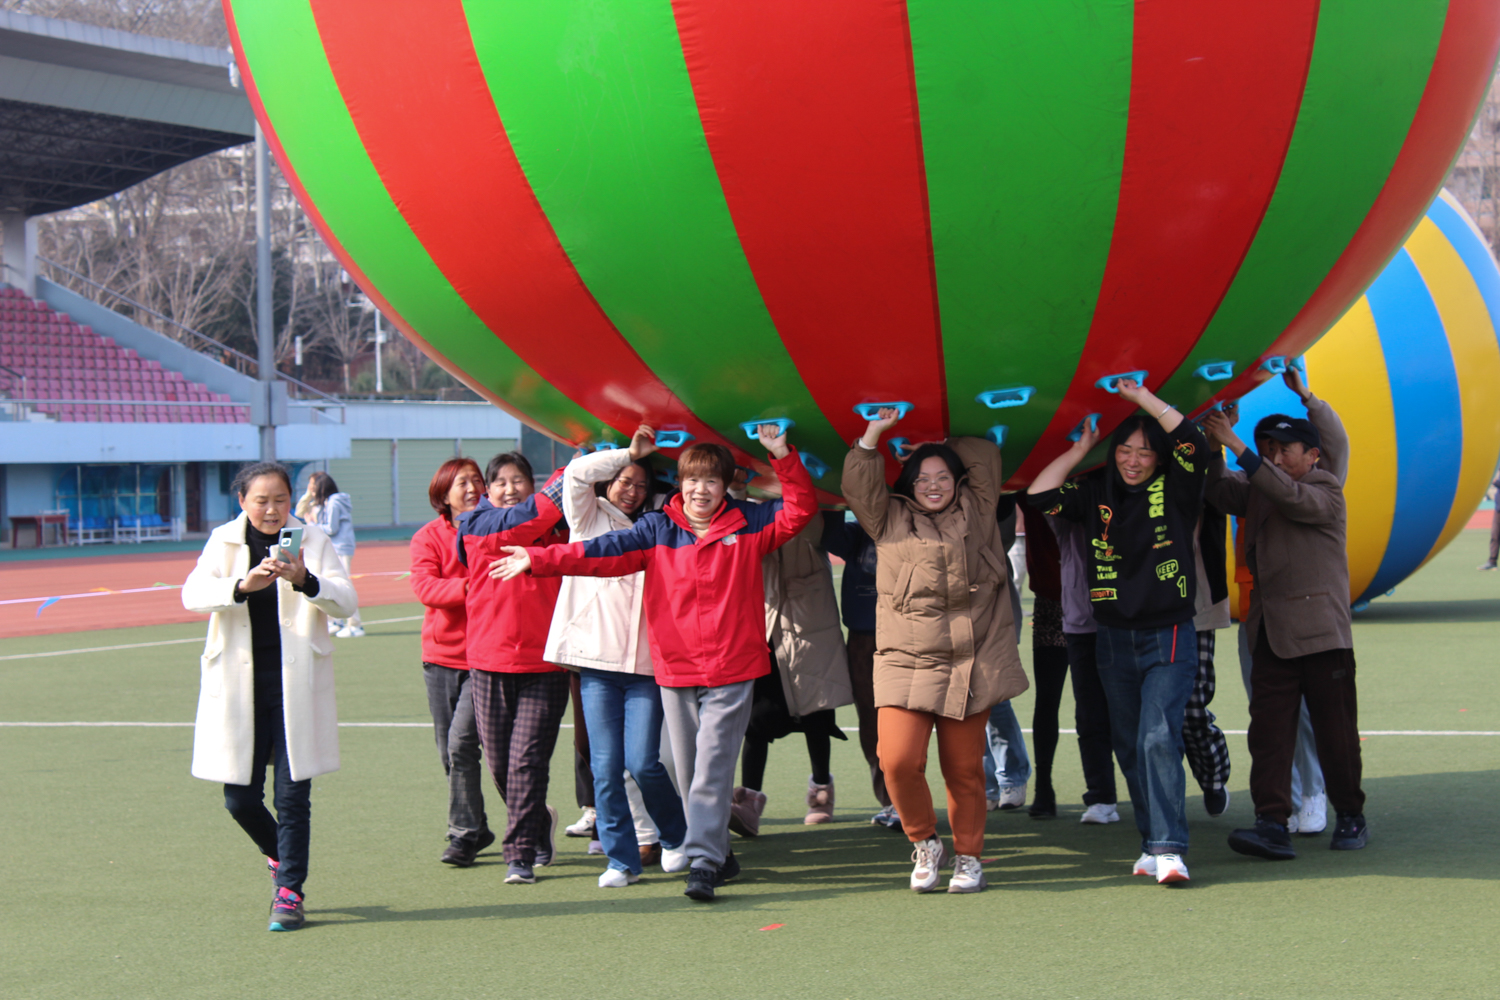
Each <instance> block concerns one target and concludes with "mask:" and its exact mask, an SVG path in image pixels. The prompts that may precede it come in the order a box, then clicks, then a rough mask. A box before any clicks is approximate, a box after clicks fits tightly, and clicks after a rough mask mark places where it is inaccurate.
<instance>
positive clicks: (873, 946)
mask: <svg viewBox="0 0 1500 1000" xmlns="http://www.w3.org/2000/svg"><path fill="white" fill-rule="evenodd" d="M1485 541H1486V538H1485V535H1484V533H1483V532H1479V531H1466V532H1463V533H1462V534H1461V535H1460V537H1459V539H1458V540H1457V541H1455V543H1454V544H1453V545H1452V546H1450V548H1449V549H1448V550H1447V551H1445V552H1444V553H1443V554H1441V555H1440V556H1439V557H1438V558H1437V559H1436V560H1434V562H1433V563H1432V564H1430V565H1429V566H1428V567H1427V568H1426V569H1424V570H1423V571H1422V572H1421V573H1420V574H1418V575H1417V576H1416V577H1415V578H1413V579H1412V580H1409V581H1407V582H1406V583H1404V584H1403V585H1402V586H1401V588H1400V589H1399V591H1398V592H1397V594H1396V595H1395V596H1394V597H1390V598H1384V599H1382V600H1381V601H1379V602H1377V603H1376V604H1375V606H1374V607H1373V608H1371V609H1370V610H1369V611H1368V612H1366V613H1364V614H1363V615H1361V616H1358V617H1357V618H1356V626H1355V629H1356V631H1355V647H1356V648H1355V652H1356V655H1357V657H1358V662H1359V670H1360V695H1361V723H1362V730H1363V732H1364V733H1365V735H1366V737H1367V738H1366V742H1365V743H1364V749H1365V758H1364V759H1365V778H1366V790H1367V792H1368V794H1369V803H1368V806H1367V809H1366V813H1367V816H1368V817H1369V821H1370V826H1371V841H1370V846H1369V848H1367V849H1366V850H1365V851H1363V852H1359V853H1352V854H1343V853H1336V852H1330V851H1328V850H1327V836H1326V834H1325V835H1323V836H1319V837H1313V838H1298V846H1299V848H1301V849H1302V853H1301V855H1300V856H1299V857H1298V859H1297V860H1295V861H1292V862H1289V863H1280V864H1275V863H1270V862H1264V861H1259V860H1255V859H1250V858H1245V857H1241V856H1239V855H1236V854H1234V853H1232V852H1231V851H1230V850H1229V849H1228V847H1227V846H1226V845H1225V842H1224V838H1225V836H1226V835H1227V834H1228V832H1229V831H1230V830H1231V829H1233V828H1234V827H1235V826H1242V825H1248V824H1249V822H1250V821H1251V819H1252V811H1251V808H1250V803H1249V796H1248V793H1247V791H1246V786H1247V779H1248V774H1249V758H1248V755H1247V754H1246V752H1245V749H1244V737H1243V736H1242V735H1237V734H1236V735H1231V736H1230V738H1229V739H1230V747H1231V752H1232V754H1233V763H1234V769H1235V770H1234V776H1233V778H1232V779H1231V782H1230V788H1231V789H1232V792H1233V795H1234V798H1233V802H1232V804H1231V805H1230V808H1229V811H1228V813H1227V814H1226V815H1225V816H1223V817H1221V818H1219V819H1209V818H1208V817H1207V816H1206V815H1205V814H1204V812H1203V810H1202V804H1201V799H1200V798H1199V797H1198V796H1196V795H1191V796H1190V798H1189V817H1190V820H1191V835H1192V845H1193V846H1192V850H1191V852H1190V853H1189V855H1188V861H1189V864H1190V867H1191V871H1192V875H1193V881H1192V882H1191V883H1188V884H1186V885H1183V886H1177V887H1163V886H1158V885H1156V884H1155V883H1154V882H1150V881H1148V880H1145V879H1135V878H1132V877H1131V876H1130V875H1129V869H1130V862H1131V861H1132V860H1133V859H1134V857H1135V855H1136V853H1137V846H1138V841H1137V839H1136V836H1135V834H1134V832H1133V828H1132V827H1131V823H1130V819H1129V810H1128V806H1123V805H1122V809H1121V811H1122V813H1124V814H1125V822H1124V823H1121V824H1119V825H1117V826H1109V827H1082V826H1080V825H1079V824H1078V822H1077V818H1078V816H1079V814H1080V812H1081V810H1082V806H1081V804H1079V801H1078V800H1079V796H1080V795H1081V793H1082V779H1081V776H1080V774H1079V769H1078V760H1077V755H1076V750H1075V748H1074V747H1073V746H1072V745H1071V740H1069V739H1068V738H1067V737H1066V736H1065V737H1064V740H1063V742H1062V744H1061V746H1060V749H1059V755H1058V761H1057V765H1056V777H1055V782H1056V786H1057V791H1058V798H1059V803H1060V812H1061V815H1060V817H1059V818H1058V819H1057V820H1056V821H1051V822H1040V821H1035V820H1031V819H1029V818H1028V817H1026V816H1025V815H1024V814H1021V815H1016V814H999V813H992V814H991V816H990V820H989V832H988V837H987V840H986V855H985V856H986V859H987V865H986V867H987V870H988V873H989V878H990V888H989V890H988V891H986V892H984V893H981V894H979V895H976V896H948V895H946V894H941V893H939V894H934V895H930V896H917V895H915V894H913V893H911V892H909V891H908V890H906V888H905V884H906V875H907V872H908V870H909V868H910V862H909V860H908V856H909V847H908V846H907V845H906V844H905V841H904V838H902V837H900V836H897V835H894V834H891V833H890V832H888V831H885V830H882V829H878V828H875V827H871V826H869V825H868V823H867V820H868V817H869V815H870V813H872V812H873V811H874V808H875V803H874V800H873V798H872V797H871V795H870V792H869V788H868V781H867V780H866V778H865V770H864V764H863V761H862V759H861V758H860V756H859V752H858V748H857V745H856V744H855V743H853V742H850V743H842V744H836V745H835V748H834V766H833V771H834V774H835V776H836V778H837V781H838V793H839V795H838V818H839V822H836V823H834V824H830V825H828V826H823V827H811V828H809V827H804V826H803V825H802V824H801V816H802V812H803V803H802V792H803V790H804V789H805V787H806V776H807V772H806V754H805V751H804V749H803V748H802V746H801V744H800V741H798V740H797V738H796V737H793V739H792V740H789V741H778V742H777V743H776V744H775V746H774V748H773V750H772V753H771V766H770V769H769V771H768V777H767V789H766V791H767V793H768V794H769V796H770V801H769V805H768V810H767V819H766V823H765V827H764V828H763V829H765V830H766V831H767V832H766V833H764V834H763V835H762V837H761V838H759V839H758V840H757V841H753V842H748V841H737V842H736V849H737V851H738V853H739V856H740V857H741V859H742V862H743V864H744V868H745V873H744V876H743V877H742V878H741V879H740V880H738V881H736V882H734V883H731V885H730V886H729V887H728V888H727V889H726V890H723V891H722V893H721V896H720V899H719V900H718V901H716V902H715V903H714V904H712V905H711V906H704V905H701V904H694V903H692V902H690V901H688V900H686V899H685V898H684V897H683V896H682V895H681V879H680V876H664V875H662V874H661V873H660V871H659V870H658V871H657V872H656V874H654V875H653V874H651V873H650V872H648V874H647V876H646V877H645V878H644V879H643V880H642V881H641V883H640V884H638V885H636V886H632V887H629V888H626V889H617V890H601V889H599V888H597V887H596V885H595V880H596V878H597V876H598V874H599V871H600V870H601V869H602V867H603V861H602V859H600V858H590V857H588V856H587V855H586V854H585V852H584V846H585V842H583V841H580V840H561V841H560V847H561V856H560V859H559V863H558V864H557V865H555V866H553V867H552V868H548V869H540V870H539V871H538V874H539V876H540V878H539V881H538V883H537V884H536V885H534V886H511V885H503V884H502V883H501V879H502V878H503V876H504V873H505V866H504V864H503V862H502V861H501V860H500V855H499V853H498V850H495V849H492V853H487V854H485V855H482V856H481V858H480V863H479V864H478V865H476V866H475V867H474V868H471V869H467V870H460V869H452V868H448V867H446V866H444V865H441V864H439V863H438V861H437V857H438V854H439V853H440V851H441V849H442V846H443V833H444V830H445V824H444V810H445V802H446V789H445V785H444V782H443V780H442V777H441V769H440V767H439V764H438V762H437V758H436V752H435V750H434V749H433V744H432V736H431V730H430V726H429V723H428V721H427V710H426V702H425V696H424V693H423V687H422V681H421V674H420V667H419V665H418V664H419V654H418V649H419V642H418V627H419V620H418V619H417V618H416V617H415V616H417V615H419V614H420V610H421V609H420V607H419V606H417V605H415V604H396V605H387V606H383V607H378V608H372V609H370V610H369V612H368V614H367V618H368V619H369V620H370V621H371V622H372V623H373V622H376V621H378V622H380V624H372V625H371V627H370V629H369V635H368V636H367V637H366V638H364V639H361V640H347V641H340V642H339V644H338V646H337V653H336V656H335V663H336V668H337V671H338V676H339V704H340V718H341V719H342V720H343V722H344V724H345V725H344V728H343V730H342V733H341V739H342V741H343V764H344V766H343V770H342V771H340V772H339V773H338V774H335V775H330V776H327V777H324V778H319V779H317V780H316V781H315V782H314V786H313V800H314V809H313V844H312V866H311V872H310V877H309V879H308V883H307V893H308V917H309V922H308V925H307V927H306V929H305V930H303V931H301V932H299V933H297V934H268V933H266V931H265V911H266V909H267V907H268V906H269V903H270V884H269V879H268V877H267V875H266V872H265V868H264V863H263V859H261V858H260V857H259V856H258V855H257V854H256V853H255V851H254V848H253V847H252V846H251V845H250V844H249V842H248V840H247V839H246V838H245V836H244V834H243V833H242V832H241V831H240V830H239V828H238V827H237V826H236V825H235V824H234V822H233V821H232V820H231V819H230V818H229V816H228V814H227V813H226V812H225V811H224V809H223V808H222V802H221V795H220V792H219V789H218V788H217V786H214V785H211V784H209V783H207V782H202V781H197V780H194V779H193V778H191V777H190V776H189V775H188V757H189V749H190V746H191V737H192V733H191V726H190V723H191V720H192V717H193V708H194V704H195V701H196V697H197V650H196V649H195V643H196V642H197V641H199V640H200V639H201V636H202V634H203V625H202V624H201V622H200V623H189V624H166V625H156V626H149V627H135V628H130V627H123V628H112V629H102V630H95V631H89V632H70V633H64V634H37V635H26V636H20V637H15V638H7V639H3V640H0V748H3V757H0V759H3V761H4V767H3V770H0V803H3V807H0V808H3V810H4V811H3V819H0V824H3V829H4V841H3V843H4V846H5V857H6V858H7V860H8V861H9V863H10V870H9V873H8V877H7V879H6V883H5V885H6V893H5V895H6V898H5V903H4V905H3V907H0V998H5V1000H10V998H29V997H49V998H53V997H70V998H73V997H83V998H87V997H179V996H180V997H236V998H238V997H245V996H253V995H261V996H275V997H280V998H297V997H448V996H459V997H474V998H482V997H580V998H583V997H598V998H611V997H712V996H723V997H735V998H738V997H908V996H913V995H923V996H932V997H971V996H972V997H981V996H983V997H992V996H1007V997H1089V998H1094V997H1148V998H1163V997H1268V998H1269V997H1276V998H1289V997H1361V998H1380V997H1403V998H1406V997H1412V998H1426V997H1465V998H1467V997H1493V996H1496V995H1497V994H1500V986H1497V983H1500V916H1497V914H1500V887H1497V879H1500V858H1497V853H1496V848H1497V835H1496V833H1495V831H1496V830H1497V829H1500V796H1497V794H1496V790H1497V778H1500V681H1497V677H1496V660H1497V650H1500V574H1496V573H1476V572H1475V571H1474V566H1475V565H1476V564H1477V563H1479V562H1480V561H1481V560H1482V559H1483V555H1484V551H1483V549H1484V543H1485ZM21 568H22V567H21V566H19V565H11V566H7V567H6V569H5V572H6V575H7V576H9V575H11V574H12V573H14V572H16V571H17V570H19V569H21ZM175 582H180V581H175ZM81 589H84V590H87V589H89V588H88V587H84V588H81ZM79 603H80V604H82V603H88V602H79ZM101 603H102V602H101ZM1027 644H1029V636H1027V637H1026V642H1024V643H1023V650H1024V649H1025V647H1026V645H1027ZM1218 645H1219V650H1220V651H1221V654H1220V660H1219V680H1220V683H1219V693H1218V697H1217V699H1216V700H1215V702H1214V705H1213V708H1214V710H1215V711H1216V712H1217V714H1218V716H1219V723H1220V725H1221V726H1223V727H1224V728H1225V729H1226V730H1228V731H1231V732H1232V733H1234V732H1236V731H1238V732H1243V730H1244V729H1245V725H1246V712H1245V696H1244V692H1243V689H1242V688H1241V686H1240V682H1239V672H1238V664H1237V662H1236V660H1235V657H1234V655H1233V650H1234V637H1233V635H1232V634H1229V633H1225V634H1221V636H1220V637H1219V644H1218ZM1226 654H1227V655H1226ZM1017 711H1018V713H1019V714H1020V716H1021V718H1022V721H1023V724H1026V723H1028V722H1029V718H1030V698H1029V696H1025V697H1022V698H1021V699H1018V701H1017ZM1070 712H1071V705H1070V704H1068V703H1066V702H1065V704H1064V714H1065V717H1066V716H1067V714H1068V713H1070ZM841 721H842V722H843V724H844V725H845V726H852V725H853V713H852V712H848V711H845V712H843V713H841ZM569 736H570V731H566V730H565V731H564V735H563V739H562V740H561V741H560V742H559V747H558V752H557V754H556V756H555V757H554V761H553V775H554V776H553V784H552V789H553V791H552V795H551V801H552V802H553V804H554V805H556V806H557V807H558V809H559V811H560V812H561V813H562V814H563V817H564V822H567V821H570V820H572V819H574V818H575V817H576V815H577V810H576V809H575V808H574V806H573V801H572V785H573V783H572V775H571V761H572V750H571V743H570V741H569ZM929 770H930V772H932V774H933V780H934V784H935V785H936V784H937V775H936V771H937V768H936V762H935V760H934V761H933V764H932V766H931V767H930V769H929ZM1189 787H1190V790H1193V786H1192V783H1191V782H1189ZM1121 788H1122V792H1123V782H1121ZM935 791H936V792H937V794H938V795H941V789H940V788H936V789H935ZM489 801H490V806H491V812H492V817H491V822H492V824H498V823H499V822H501V820H500V817H499V816H498V815H495V814H498V813H499V812H500V811H501V807H500V805H499V802H498V799H497V797H494V796H491V797H490V799H489ZM945 832H946V831H945Z"/></svg>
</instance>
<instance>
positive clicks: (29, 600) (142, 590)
mask: <svg viewBox="0 0 1500 1000" xmlns="http://www.w3.org/2000/svg"><path fill="white" fill-rule="evenodd" d="M410 575H411V571H410V570H401V569H383V570H378V571H376V572H373V573H355V574H354V575H353V576H351V577H350V578H349V579H351V580H359V579H361V578H363V577H367V576H410ZM181 589H182V584H180V583H154V584H152V585H151V586H149V587H131V588H129V589H126V590H111V589H110V588H108V587H100V588H98V589H96V590H91V591H89V592H88V593H86V594H56V595H51V596H49V595H46V594H43V595H42V596H41V597H12V598H9V599H7V600H4V601H0V605H5V604H41V603H42V602H44V601H76V600H78V599H79V598H83V597H110V596H112V595H115V594H149V593H151V592H152V591H157V590H162V591H169V590H181Z"/></svg>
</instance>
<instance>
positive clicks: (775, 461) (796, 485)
mask: <svg viewBox="0 0 1500 1000" xmlns="http://www.w3.org/2000/svg"><path fill="white" fill-rule="evenodd" d="M762 426H766V425H762ZM782 441H783V445H782V454H780V455H777V454H776V452H775V451H774V450H772V452H771V468H772V469H774V470H776V478H778V479H780V480H781V499H780V500H777V501H773V502H772V503H770V504H767V505H766V506H768V507H770V508H771V509H772V510H774V511H775V515H774V518H773V520H772V523H771V527H770V528H769V529H767V530H765V531H762V532H760V533H759V534H758V535H757V538H759V539H761V551H762V552H770V551H772V550H773V549H776V548H779V547H780V546H782V545H784V544H786V543H787V542H789V541H791V540H792V539H793V538H795V537H796V536H797V534H798V533H799V532H800V531H801V530H802V529H803V528H805V527H806V526H807V522H809V521H811V520H812V519H813V518H814V517H816V516H817V513H818V495H817V493H816V492H814V491H813V483H812V476H810V475H809V474H808V472H807V466H805V465H803V464H802V459H801V458H799V457H798V456H797V452H796V450H795V449H792V448H790V447H787V446H786V445H785V443H784V442H785V439H784V438H783V439H782Z"/></svg>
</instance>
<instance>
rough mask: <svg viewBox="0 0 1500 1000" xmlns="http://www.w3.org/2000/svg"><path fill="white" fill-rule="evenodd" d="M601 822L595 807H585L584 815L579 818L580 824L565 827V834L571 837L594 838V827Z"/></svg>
mask: <svg viewBox="0 0 1500 1000" xmlns="http://www.w3.org/2000/svg"><path fill="white" fill-rule="evenodd" d="M598 822H599V814H598V813H597V812H595V811H594V807H593V806H584V807H583V815H582V816H580V817H578V822H577V823H574V824H573V825H571V826H565V827H563V833H565V834H567V835H568V836H569V837H592V836H593V835H594V826H595V824H597V823H598Z"/></svg>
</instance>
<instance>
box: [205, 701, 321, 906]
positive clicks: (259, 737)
mask: <svg viewBox="0 0 1500 1000" xmlns="http://www.w3.org/2000/svg"><path fill="white" fill-rule="evenodd" d="M267 764H270V765H272V766H274V767H275V768H276V780H275V785H274V786H273V787H274V792H273V794H274V801H275V805H276V816H275V817H274V818H273V817H272V816H271V813H270V811H269V810H267V809H266V795H265V785H266V765H267ZM224 808H225V809H228V810H229V814H230V815H231V816H233V817H234V818H235V822H237V823H239V825H240V826H241V827H243V828H244V830H245V832H246V833H248V834H249V835H250V839H251V840H253V841H255V846H256V847H257V848H258V849H259V850H260V852H261V853H262V854H264V855H265V856H266V857H268V858H272V859H274V860H276V861H277V862H279V866H278V867H277V869H276V879H275V881H276V884H277V885H278V886H282V887H284V888H287V889H290V890H292V891H293V892H295V893H297V894H298V895H301V894H302V883H303V881H304V880H305V879H306V878H307V845H308V841H309V840H310V838H311V835H312V781H311V780H308V781H293V780H292V766H291V762H290V761H289V760H288V758H287V753H286V724H285V721H284V719H283V717H282V714H281V699H280V698H279V697H276V698H275V699H274V700H273V699H271V698H268V697H259V696H258V697H257V698H256V703H255V750H254V754H253V756H252V757H251V759H250V784H248V785H225V786H224Z"/></svg>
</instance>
